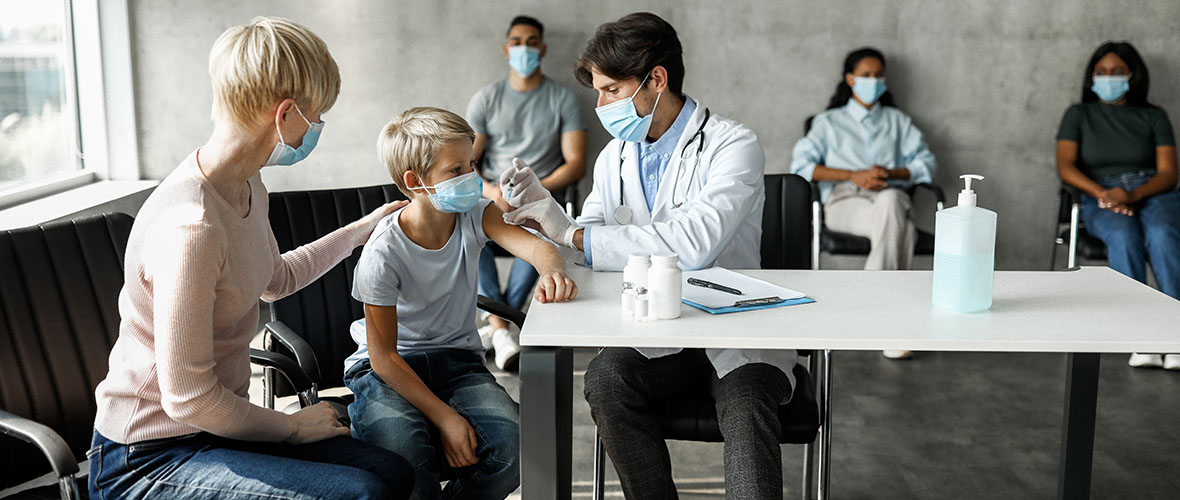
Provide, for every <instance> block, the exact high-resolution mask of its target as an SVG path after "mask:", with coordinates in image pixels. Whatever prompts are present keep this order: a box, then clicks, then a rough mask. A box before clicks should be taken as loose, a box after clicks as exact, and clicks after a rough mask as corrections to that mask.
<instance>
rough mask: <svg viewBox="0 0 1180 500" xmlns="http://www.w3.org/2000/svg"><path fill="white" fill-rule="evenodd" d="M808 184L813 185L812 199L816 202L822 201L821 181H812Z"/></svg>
mask: <svg viewBox="0 0 1180 500" xmlns="http://www.w3.org/2000/svg"><path fill="white" fill-rule="evenodd" d="M808 184H810V185H811V201H813V202H814V201H820V198H819V181H811V182H809V183H808Z"/></svg>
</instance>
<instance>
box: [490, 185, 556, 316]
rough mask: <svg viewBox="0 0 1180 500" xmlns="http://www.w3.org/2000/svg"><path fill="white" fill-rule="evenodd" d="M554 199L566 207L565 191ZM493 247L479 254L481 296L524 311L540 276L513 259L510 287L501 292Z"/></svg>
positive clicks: (554, 194)
mask: <svg viewBox="0 0 1180 500" xmlns="http://www.w3.org/2000/svg"><path fill="white" fill-rule="evenodd" d="M553 199H554V200H557V204H558V205H562V206H563V207H564V206H565V196H564V191H562V192H558V193H553ZM492 245H495V243H494V242H488V244H487V245H484V247H483V250H482V251H480V252H479V294H480V295H483V296H484V297H487V298H489V299H492V300H495V301H497V302H503V303H505V304H508V307H511V308H513V309H523V308H524V304H525V302H527V301H528V299H529V294H531V293H532V292H533V286H535V285H536V284H537V278H539V277H540V275H539V274H538V273H537V270H536V269H535V268H533V266H532V265H530V264H529V263H528V262H525V261H524V260H521V258H520V257H513V260H512V269H511V270H510V271H508V286H507V288H505V289H504V290H503V291H501V290H500V276H499V275H498V274H497V273H496V261H495V254H494V253H493V252H492Z"/></svg>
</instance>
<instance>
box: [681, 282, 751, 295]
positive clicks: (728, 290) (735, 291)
mask: <svg viewBox="0 0 1180 500" xmlns="http://www.w3.org/2000/svg"><path fill="white" fill-rule="evenodd" d="M688 284H690V285H695V286H699V287H704V288H712V289H714V290H717V291H719V292H725V293H732V294H734V295H741V294H742V291H741V290H738V289H737V288H730V287H727V286H725V285H718V284H717V283H713V282H712V281H705V280H701V279H696V278H689V279H688Z"/></svg>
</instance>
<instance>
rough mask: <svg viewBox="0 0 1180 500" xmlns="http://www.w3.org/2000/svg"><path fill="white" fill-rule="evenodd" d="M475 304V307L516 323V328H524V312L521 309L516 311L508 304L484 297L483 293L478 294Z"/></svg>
mask: <svg viewBox="0 0 1180 500" xmlns="http://www.w3.org/2000/svg"><path fill="white" fill-rule="evenodd" d="M475 305H476V307H479V308H480V309H483V310H484V311H487V312H489V313H492V314H495V315H496V316H499V317H501V318H504V319H506V320H508V321H511V322H512V324H514V325H516V327H517V328H524V316H525V315H524V313H523V312H521V311H518V310H516V309H513V308H511V307H508V304H505V303H503V302H497V301H495V300H492V299H489V298H487V297H484V296H483V295H480V296H479V297H478V298H477V299H476V303H475Z"/></svg>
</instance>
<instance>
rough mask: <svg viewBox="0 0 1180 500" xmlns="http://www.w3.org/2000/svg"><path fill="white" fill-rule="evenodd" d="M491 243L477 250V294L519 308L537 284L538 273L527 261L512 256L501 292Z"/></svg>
mask: <svg viewBox="0 0 1180 500" xmlns="http://www.w3.org/2000/svg"><path fill="white" fill-rule="evenodd" d="M492 245H495V243H493V242H488V244H487V245H484V247H483V250H481V251H480V252H479V294H480V295H483V296H484V297H487V298H489V299H492V300H495V301H497V302H503V303H505V304H508V307H511V308H513V309H521V308H523V307H524V303H525V301H526V300H528V298H529V294H531V293H532V292H533V286H534V285H536V284H537V278H539V277H540V274H538V273H537V270H536V269H535V268H533V266H531V265H529V263H528V262H525V261H523V260H521V258H520V257H513V258H512V270H511V271H509V272H508V287H507V288H506V289H505V290H504V291H503V292H501V291H500V277H499V275H497V274H496V261H495V254H494V253H492Z"/></svg>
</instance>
